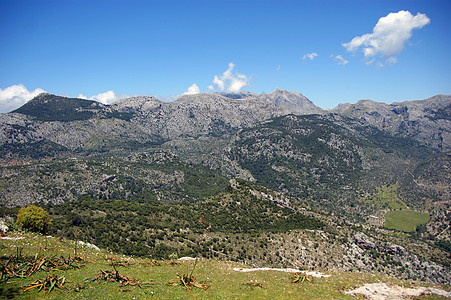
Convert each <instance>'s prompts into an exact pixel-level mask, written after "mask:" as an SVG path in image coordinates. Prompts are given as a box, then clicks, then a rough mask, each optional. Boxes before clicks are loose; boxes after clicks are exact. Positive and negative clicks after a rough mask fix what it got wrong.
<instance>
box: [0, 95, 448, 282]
mask: <svg viewBox="0 0 451 300" xmlns="http://www.w3.org/2000/svg"><path fill="white" fill-rule="evenodd" d="M450 99H451V98H450V97H449V96H437V97H434V98H431V99H427V100H422V101H412V102H403V103H394V104H391V105H387V104H383V103H376V102H373V101H360V102H359V103H357V104H355V105H344V106H341V107H339V108H337V109H336V110H334V111H332V112H331V111H329V112H327V111H323V110H321V109H320V108H318V107H316V106H315V105H314V104H313V103H312V102H311V101H310V100H308V99H307V98H305V97H304V96H303V95H301V94H299V93H296V92H288V91H282V90H276V91H275V92H273V93H270V94H262V95H256V94H253V93H241V94H198V95H185V96H182V97H181V98H179V99H178V100H176V101H174V102H171V103H165V102H161V101H159V100H158V99H155V98H153V97H133V98H127V99H121V100H119V101H118V102H116V103H114V104H112V105H109V106H108V105H102V104H99V103H96V102H93V101H88V100H82V99H71V98H65V97H60V96H55V95H49V94H41V95H40V96H38V97H36V98H35V99H33V100H31V101H30V102H29V103H27V104H26V105H24V106H23V107H21V108H19V109H18V110H16V111H15V112H12V113H9V114H1V115H0V122H1V124H2V125H1V128H0V153H1V164H2V168H1V169H0V172H1V173H0V188H1V190H0V216H6V217H8V216H9V217H11V218H14V217H15V214H16V213H17V210H18V206H26V205H28V204H30V203H37V204H38V205H40V206H42V207H45V208H46V209H47V210H48V211H49V212H50V214H51V216H52V218H53V219H54V223H53V224H54V226H53V229H52V230H53V231H52V234H53V235H57V236H61V237H64V238H71V239H76V238H77V237H78V236H83V237H84V239H85V241H86V242H90V243H94V244H96V245H98V246H101V247H103V248H109V249H110V250H114V251H115V252H118V253H121V254H125V255H136V256H142V257H148V256H149V255H154V256H155V255H156V256H158V257H165V258H169V257H172V256H174V255H177V256H183V255H192V256H198V257H203V258H214V259H217V260H231V261H237V262H241V263H246V264H249V265H254V266H271V267H279V268H282V267H293V268H303V269H311V270H321V271H329V272H331V271H337V270H345V271H353V272H366V273H371V272H372V273H375V274H384V275H386V276H396V277H398V278H403V279H406V280H407V279H409V280H423V281H429V282H435V283H446V284H449V282H450V278H449V274H450V272H449V268H450V265H451V263H450V259H449V255H450V247H449V242H450V240H449V237H450V236H451V235H450V234H449V233H450V228H449V226H448V224H449V205H450V198H449V197H450V195H449V184H450V180H449V174H450V172H449V153H448V152H446V151H445V150H446V149H448V148H447V147H448V146H447V145H448V144H447V143H448V142H447V141H448V140H447V139H448V138H447V136H448V135H449V132H450V128H449V126H450V125H449V114H448V110H449V101H450ZM403 107H405V109H404V108H403ZM384 118H385V121H383V120H384ZM381 120H382V123H380V122H381ZM384 124H390V126H386V125H384ZM403 124H404V125H403ZM431 132H434V134H435V135H434V134H432V135H431ZM428 134H429V135H431V136H433V138H432V140H428V139H427V138H426V136H427V135H428ZM438 140H440V141H441V142H440V143H439V142H437V141H438ZM404 215H413V216H421V220H426V221H418V222H413V223H409V226H408V227H406V226H402V225H405V224H400V222H403V221H402V218H400V217H401V216H404ZM386 217H387V218H386ZM389 217H390V218H389ZM393 220H394V221H393ZM400 220H401V221H400ZM386 221H389V223H386ZM390 222H391V223H390ZM424 222H427V223H426V224H425V223H424ZM403 228H408V229H403ZM207 233H208V234H207ZM206 234H207V235H206ZM171 255H172V256H171Z"/></svg>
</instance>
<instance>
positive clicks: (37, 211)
mask: <svg viewBox="0 0 451 300" xmlns="http://www.w3.org/2000/svg"><path fill="white" fill-rule="evenodd" d="M17 223H19V224H20V225H21V226H22V228H25V229H28V230H30V231H34V232H41V233H47V232H48V230H49V228H50V225H51V224H52V219H50V215H49V213H48V212H47V211H46V210H45V209H43V208H42V207H38V206H36V205H33V204H32V205H30V206H27V207H22V208H21V209H19V212H18V213H17Z"/></svg>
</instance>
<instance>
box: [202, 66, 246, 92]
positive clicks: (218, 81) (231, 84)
mask: <svg viewBox="0 0 451 300" xmlns="http://www.w3.org/2000/svg"><path fill="white" fill-rule="evenodd" d="M234 68H235V64H234V63H229V68H228V69H227V70H226V71H225V72H224V73H222V75H221V76H218V75H215V77H214V78H213V85H210V86H208V89H209V90H214V89H215V88H216V89H218V90H220V91H221V92H224V91H225V92H229V93H238V92H240V91H241V89H242V88H244V87H245V86H248V85H249V83H250V78H249V77H247V76H246V75H244V74H239V73H237V72H235V74H234V73H233V69H234Z"/></svg>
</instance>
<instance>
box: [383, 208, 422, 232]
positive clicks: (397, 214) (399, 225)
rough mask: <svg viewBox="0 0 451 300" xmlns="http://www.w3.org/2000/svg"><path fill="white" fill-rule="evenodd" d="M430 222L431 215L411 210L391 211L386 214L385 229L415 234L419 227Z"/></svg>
mask: <svg viewBox="0 0 451 300" xmlns="http://www.w3.org/2000/svg"><path fill="white" fill-rule="evenodd" d="M427 222H429V214H427V213H419V212H416V211H411V210H396V211H389V212H387V213H386V214H385V225H384V226H385V227H386V228H388V229H396V230H399V231H404V232H413V231H415V229H416V228H417V226H418V225H422V224H426V223H427Z"/></svg>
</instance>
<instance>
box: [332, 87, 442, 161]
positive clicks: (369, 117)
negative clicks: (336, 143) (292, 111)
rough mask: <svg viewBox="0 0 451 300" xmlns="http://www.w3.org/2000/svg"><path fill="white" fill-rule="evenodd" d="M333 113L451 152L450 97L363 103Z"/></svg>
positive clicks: (334, 110)
mask: <svg viewBox="0 0 451 300" xmlns="http://www.w3.org/2000/svg"><path fill="white" fill-rule="evenodd" d="M332 112H335V113H338V114H342V115H345V116H348V117H351V118H356V119H359V120H361V121H362V122H363V123H366V124H370V125H373V126H376V127H378V128H380V129H383V130H385V131H388V132H390V133H391V134H395V135H401V136H408V137H413V138H415V139H417V140H419V141H421V142H423V143H424V144H425V145H428V146H430V147H433V148H436V149H439V150H440V151H442V152H446V151H449V150H451V123H450V122H449V121H450V119H451V96H450V95H437V96H434V97H432V98H428V99H425V100H419V101H405V102H395V103H392V104H385V103H380V102H375V101H371V100H360V101H359V102H357V103H356V104H349V103H346V104H340V105H338V106H337V107H336V108H334V109H333V110H332Z"/></svg>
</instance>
